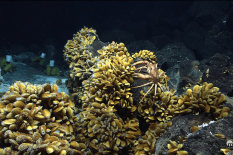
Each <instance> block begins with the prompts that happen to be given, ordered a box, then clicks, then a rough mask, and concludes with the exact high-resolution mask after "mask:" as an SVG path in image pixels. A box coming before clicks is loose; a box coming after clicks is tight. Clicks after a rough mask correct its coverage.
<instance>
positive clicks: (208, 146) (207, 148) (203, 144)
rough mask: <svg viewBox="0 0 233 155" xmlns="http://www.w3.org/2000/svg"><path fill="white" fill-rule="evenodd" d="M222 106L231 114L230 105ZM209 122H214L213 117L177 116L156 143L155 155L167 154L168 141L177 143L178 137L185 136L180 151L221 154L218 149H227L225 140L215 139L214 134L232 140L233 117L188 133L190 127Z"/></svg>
mask: <svg viewBox="0 0 233 155" xmlns="http://www.w3.org/2000/svg"><path fill="white" fill-rule="evenodd" d="M224 106H227V107H229V108H230V109H231V113H232V109H233V106H232V105H231V104H229V103H226V104H224ZM231 113H230V115H231ZM211 120H214V119H213V117H212V116H211V115H210V114H209V115H207V114H204V113H202V114H200V115H194V114H187V115H179V116H177V117H175V118H173V119H172V126H171V127H170V128H169V130H168V131H167V132H166V133H165V134H163V135H162V136H161V137H160V138H159V139H158V140H157V142H156V151H155V155H164V154H167V151H168V149H167V144H168V143H169V141H170V140H173V141H176V142H178V138H179V136H180V137H181V138H183V139H184V137H185V136H187V137H188V139H187V141H186V142H184V146H183V148H182V149H181V150H185V151H187V152H188V153H189V155H196V154H203V155H213V154H214V155H219V154H221V152H220V149H221V148H227V146H226V139H220V138H217V137H216V136H214V134H223V135H225V136H226V138H227V139H232V138H233V135H232V129H233V123H232V122H233V116H226V117H224V118H222V119H219V120H217V121H216V122H215V123H212V124H209V125H208V126H205V127H202V128H201V129H199V130H197V131H196V132H194V133H190V129H191V127H193V126H197V125H202V124H203V123H208V122H210V121H211Z"/></svg>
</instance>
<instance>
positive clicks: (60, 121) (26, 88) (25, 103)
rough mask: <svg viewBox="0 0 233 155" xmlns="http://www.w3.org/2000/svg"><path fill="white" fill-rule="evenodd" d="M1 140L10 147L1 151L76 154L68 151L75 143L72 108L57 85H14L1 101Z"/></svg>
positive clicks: (81, 148) (67, 97)
mask: <svg viewBox="0 0 233 155" xmlns="http://www.w3.org/2000/svg"><path fill="white" fill-rule="evenodd" d="M0 107H1V110H0V119H1V126H0V128H1V131H0V140H1V142H4V143H6V144H11V146H12V147H11V148H7V149H8V150H6V149H5V150H4V152H7V151H8V152H10V153H11V154H15V153H16V152H18V153H19V154H20V153H26V154H33V153H45V152H47V153H48V154H52V153H53V154H58V153H64V152H67V153H68V152H69V150H70V151H71V152H72V151H73V152H75V151H76V152H79V153H81V152H82V150H83V149H84V150H85V147H82V145H84V144H81V143H80V147H77V148H70V145H71V144H72V141H74V139H75V137H74V127H73V126H74V123H75V122H76V121H77V119H78V118H77V117H76V116H74V111H75V106H74V103H73V102H71V101H70V100H69V96H68V95H67V94H65V93H64V92H61V93H59V92H58V87H57V85H52V86H51V85H50V84H44V85H36V84H35V85H33V84H30V83H28V82H26V83H23V82H21V81H17V82H15V83H14V84H13V85H12V86H10V87H9V91H8V92H6V94H5V95H3V96H2V98H1V100H0ZM71 146H72V145H71Z"/></svg>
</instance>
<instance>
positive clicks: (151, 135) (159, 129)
mask: <svg viewBox="0 0 233 155" xmlns="http://www.w3.org/2000/svg"><path fill="white" fill-rule="evenodd" d="M171 125H172V122H170V121H168V122H160V123H152V124H151V125H150V126H149V129H148V130H147V131H146V133H145V135H143V136H142V138H139V140H138V143H137V145H136V147H135V154H136V155H141V154H149V155H152V154H154V152H155V149H156V148H155V144H156V140H157V139H159V137H160V136H161V135H162V134H163V133H165V132H166V130H167V129H168V128H169V127H170V126H171Z"/></svg>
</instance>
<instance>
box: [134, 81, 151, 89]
mask: <svg viewBox="0 0 233 155" xmlns="http://www.w3.org/2000/svg"><path fill="white" fill-rule="evenodd" d="M152 83H153V82H149V83H146V84H143V85H140V86H135V87H131V88H139V87H143V86H146V85H149V84H152Z"/></svg>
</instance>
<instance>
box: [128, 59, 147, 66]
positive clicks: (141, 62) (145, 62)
mask: <svg viewBox="0 0 233 155" xmlns="http://www.w3.org/2000/svg"><path fill="white" fill-rule="evenodd" d="M149 63H150V62H148V61H147V60H141V61H137V62H135V63H133V64H132V65H131V66H136V65H142V64H147V65H148V64H149Z"/></svg>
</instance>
